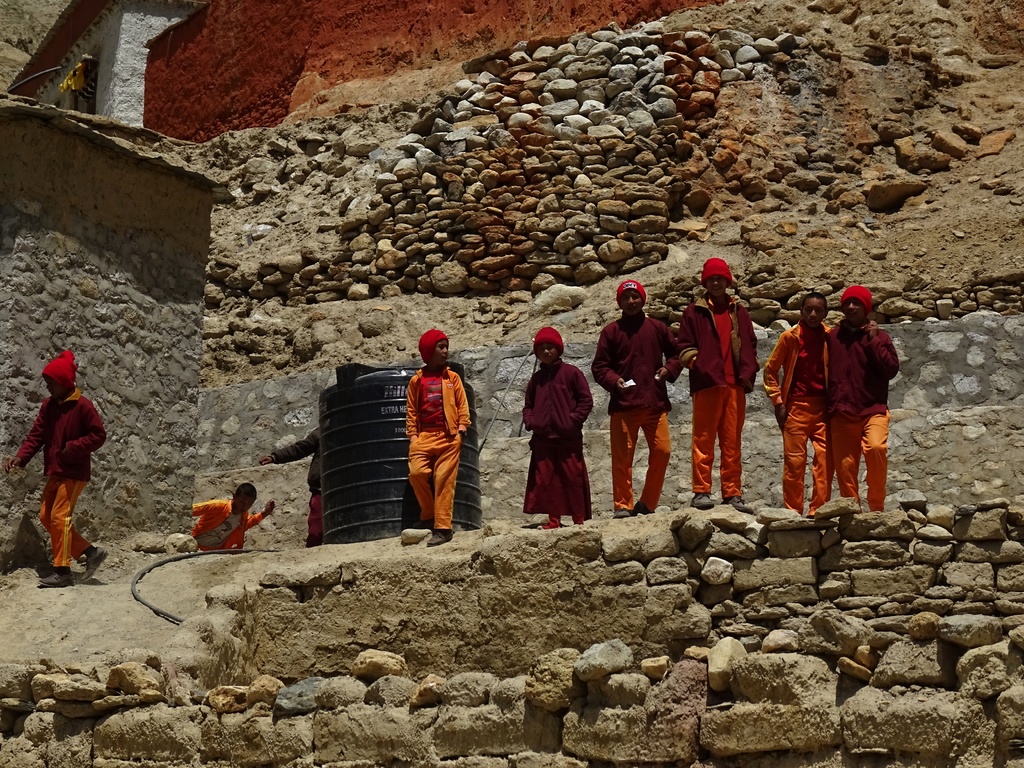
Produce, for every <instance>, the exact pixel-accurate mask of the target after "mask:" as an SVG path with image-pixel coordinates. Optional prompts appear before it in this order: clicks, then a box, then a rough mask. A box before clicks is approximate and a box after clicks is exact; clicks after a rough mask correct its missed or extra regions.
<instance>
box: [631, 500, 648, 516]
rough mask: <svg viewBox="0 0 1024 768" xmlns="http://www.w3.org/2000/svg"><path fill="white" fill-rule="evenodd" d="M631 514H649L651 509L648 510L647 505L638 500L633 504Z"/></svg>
mask: <svg viewBox="0 0 1024 768" xmlns="http://www.w3.org/2000/svg"><path fill="white" fill-rule="evenodd" d="M633 514H634V515H649V514H651V510H649V509H648V508H647V505H646V504H644V503H643V502H642V501H638V502H637V503H636V504H635V505H634V507H633Z"/></svg>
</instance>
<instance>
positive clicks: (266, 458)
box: [260, 456, 274, 467]
mask: <svg viewBox="0 0 1024 768" xmlns="http://www.w3.org/2000/svg"><path fill="white" fill-rule="evenodd" d="M273 463H274V457H273V456H260V466H261V467H264V466H266V465H267V464H273Z"/></svg>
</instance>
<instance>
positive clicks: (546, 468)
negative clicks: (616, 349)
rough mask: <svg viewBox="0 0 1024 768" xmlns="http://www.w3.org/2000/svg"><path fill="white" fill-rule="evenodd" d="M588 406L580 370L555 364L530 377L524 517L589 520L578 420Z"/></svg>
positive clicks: (587, 480)
mask: <svg viewBox="0 0 1024 768" xmlns="http://www.w3.org/2000/svg"><path fill="white" fill-rule="evenodd" d="M593 408H594V398H593V397H592V396H591V394H590V386H589V385H588V384H587V379H586V377H585V376H584V375H583V373H582V372H581V371H580V369H579V368H577V367H575V366H573V365H569V364H568V363H563V362H562V361H561V360H557V361H556V362H554V363H552V364H551V365H541V367H540V369H539V370H538V371H537V372H536V373H535V374H533V377H532V378H531V379H530V383H529V384H528V385H527V386H526V404H525V405H524V406H523V426H525V427H526V428H527V429H528V430H530V431H531V432H533V437H532V438H530V450H531V451H532V455H531V456H530V473H529V476H528V477H527V480H526V498H525V500H524V502H523V512H524V513H525V514H527V515H540V514H543V515H548V516H563V515H568V516H570V517H572V519H573V521H574V522H583V521H584V520H589V519H590V517H591V506H590V478H589V477H588V476H587V465H586V462H585V461H584V459H583V422H585V421H586V420H587V416H588V415H589V414H590V411H591V410H593Z"/></svg>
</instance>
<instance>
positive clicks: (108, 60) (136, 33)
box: [39, 0, 187, 126]
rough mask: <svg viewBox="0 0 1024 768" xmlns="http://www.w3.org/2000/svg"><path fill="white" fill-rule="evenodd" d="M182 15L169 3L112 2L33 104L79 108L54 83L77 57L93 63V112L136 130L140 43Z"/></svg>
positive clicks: (142, 81)
mask: <svg viewBox="0 0 1024 768" xmlns="http://www.w3.org/2000/svg"><path fill="white" fill-rule="evenodd" d="M186 15H187V10H186V9H184V8H182V7H181V6H179V5H178V4H176V3H173V2H160V0H153V1H152V2H133V1H130V0H129V1H127V2H125V1H121V2H115V3H112V4H111V5H110V7H109V8H108V9H107V10H106V11H104V12H103V14H101V15H100V17H99V18H98V19H97V20H96V22H95V23H94V24H93V25H92V26H91V27H90V28H89V29H88V30H87V31H86V33H85V34H84V35H82V37H81V38H79V40H78V42H77V43H75V45H74V46H73V47H72V49H71V51H70V52H69V54H68V55H67V56H66V57H65V59H64V62H63V65H64V66H63V69H62V71H61V72H59V73H57V74H56V75H55V76H54V77H53V78H52V79H51V80H49V81H48V82H47V84H46V86H45V87H44V88H43V89H42V90H41V91H40V93H39V100H40V101H42V102H44V103H47V104H55V105H57V106H59V107H63V108H65V109H79V108H82V105H81V104H78V103H76V102H77V99H76V97H75V95H74V94H73V93H71V92H70V91H69V92H67V93H61V92H60V83H61V81H62V80H63V79H64V77H65V76H66V75H67V73H68V72H70V71H71V70H72V69H73V68H74V66H75V64H77V63H78V62H79V61H80V60H81V59H82V57H83V56H85V55H86V54H91V55H93V56H95V57H96V58H97V59H98V60H99V83H98V87H97V89H96V113H97V114H99V115H104V116H105V117H110V118H113V119H115V120H120V121H121V122H123V123H127V124H128V125H137V126H141V125H142V116H143V111H144V109H145V104H146V58H147V56H148V54H149V51H148V49H147V48H146V43H147V42H148V41H149V40H151V39H153V38H154V37H156V36H157V35H158V34H160V32H162V31H163V30H164V29H166V28H167V27H169V26H170V25H171V24H174V23H175V22H177V21H180V20H181V19H183V18H184V17H185V16H186Z"/></svg>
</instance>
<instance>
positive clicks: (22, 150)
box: [0, 110, 212, 564]
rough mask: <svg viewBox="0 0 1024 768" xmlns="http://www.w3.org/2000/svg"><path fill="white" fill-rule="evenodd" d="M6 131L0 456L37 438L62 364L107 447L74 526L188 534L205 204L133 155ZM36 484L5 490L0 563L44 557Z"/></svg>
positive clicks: (109, 533) (27, 122)
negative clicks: (98, 420) (52, 363)
mask: <svg viewBox="0 0 1024 768" xmlns="http://www.w3.org/2000/svg"><path fill="white" fill-rule="evenodd" d="M36 112H39V113H43V110H36ZM44 114H45V113H44ZM10 116H11V115H10V114H4V115H2V117H4V118H8V117H10ZM16 118H17V116H15V119H0V167H3V168H4V169H5V171H6V172H5V173H4V174H3V175H2V176H0V403H2V404H3V414H4V418H3V419H2V421H0V446H2V447H0V451H2V452H3V453H4V454H5V455H12V454H13V452H14V451H16V450H17V448H18V446H19V445H20V443H21V441H22V439H23V438H24V437H25V435H26V434H27V432H28V429H29V427H30V426H31V425H32V421H33V419H34V418H35V416H36V414H37V413H38V409H39V406H40V404H41V403H42V400H43V398H44V397H45V394H46V393H45V388H44V387H43V383H42V379H41V378H40V373H41V371H42V367H43V366H44V365H45V364H46V362H47V361H48V360H50V359H51V358H52V357H53V356H55V355H56V354H57V353H59V352H60V351H61V350H63V349H71V350H73V351H74V352H75V354H76V356H77V357H78V359H79V364H80V372H79V383H80V385H81V387H82V389H83V391H84V392H85V394H86V395H87V396H88V397H90V398H91V399H92V400H93V402H94V403H95V405H96V407H97V409H98V410H99V412H100V415H101V417H102V418H103V420H104V422H105V424H106V427H107V432H108V439H107V443H106V445H104V446H103V447H102V448H101V449H100V451H99V452H98V453H97V454H96V456H95V458H94V462H93V480H92V481H91V483H90V484H89V486H88V487H87V489H86V491H85V493H84V494H83V496H82V498H81V499H80V502H79V506H78V509H77V510H76V515H75V516H76V524H78V525H80V526H81V528H82V530H83V533H85V534H86V535H87V536H88V537H97V538H98V540H99V541H103V540H106V539H108V538H110V537H113V536H116V535H119V534H122V533H125V532H128V531H132V530H166V531H172V530H183V529H185V527H186V526H187V524H188V520H189V512H190V510H189V504H190V503H191V501H192V496H193V490H194V476H195V470H196V465H197V459H196V455H195V448H194V439H195V431H196V425H197V401H198V385H199V381H198V379H199V358H200V355H201V344H202V339H201V332H200V324H201V306H202V296H203V272H202V266H201V259H202V256H203V254H204V253H205V244H206V241H207V239H208V237H209V215H210V209H211V206H212V194H211V191H210V189H209V188H208V187H207V188H204V187H202V186H201V185H199V184H198V183H197V182H196V181H195V180H193V179H191V178H188V177H184V176H178V175H176V174H174V173H172V172H169V171H168V170H166V169H164V168H161V167H158V166H156V165H154V164H151V163H146V162H144V161H142V160H141V158H138V157H137V156H135V155H134V154H133V153H131V152H130V151H128V150H120V151H114V150H113V149H110V148H107V147H101V146H98V144H97V143H96V142H93V141H90V140H88V139H86V138H84V137H83V136H82V135H75V134H74V133H71V132H67V131H63V130H59V129H58V128H56V127H55V126H54V125H53V124H52V123H47V122H44V121H42V120H36V119H16ZM78 131H80V132H81V134H88V131H86V130H85V129H83V128H81V127H79V128H78ZM87 180H88V182H87ZM174 201H184V202H174ZM41 473H42V459H41V457H37V458H36V459H34V460H33V461H32V463H31V464H30V465H29V467H28V469H27V470H26V471H25V472H23V473H17V474H13V475H10V476H5V477H4V478H3V479H2V480H0V510H2V511H0V561H2V562H3V563H4V564H6V563H10V562H13V561H22V562H24V561H25V560H26V559H33V558H37V557H39V556H40V555H41V550H40V548H39V541H38V540H33V537H32V535H31V533H32V532H31V524H30V522H29V521H31V520H32V519H34V518H35V516H36V514H37V511H38V503H39V493H40V491H41V486H42V478H41ZM23 521H24V522H23ZM19 528H20V529H21V530H22V532H23V533H24V534H25V536H23V537H22V538H21V539H17V537H16V535H15V534H16V532H17V531H18V530H19Z"/></svg>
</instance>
